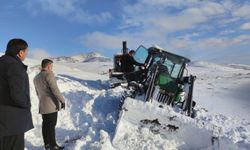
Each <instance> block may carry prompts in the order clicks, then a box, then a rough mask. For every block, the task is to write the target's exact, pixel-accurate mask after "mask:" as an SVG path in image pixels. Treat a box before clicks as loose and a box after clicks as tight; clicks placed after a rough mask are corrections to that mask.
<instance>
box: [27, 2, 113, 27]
mask: <svg viewBox="0 0 250 150" xmlns="http://www.w3.org/2000/svg"><path fill="white" fill-rule="evenodd" d="M85 1H86V0H84V1H81V0H28V1H27V3H26V5H27V8H28V9H29V10H31V11H32V13H33V14H34V15H38V14H40V13H52V14H55V15H58V16H61V17H66V18H67V19H68V20H71V21H77V22H79V23H83V24H92V23H99V24H102V23H106V22H107V21H109V20H111V19H112V18H113V17H112V14H111V13H110V12H107V11H105V12H100V13H98V14H92V13H89V12H87V11H86V8H83V6H84V2H85Z"/></svg>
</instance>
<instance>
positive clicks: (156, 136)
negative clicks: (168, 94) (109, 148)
mask: <svg viewBox="0 0 250 150" xmlns="http://www.w3.org/2000/svg"><path fill="white" fill-rule="evenodd" d="M158 106H159V103H157V102H153V103H145V102H143V101H140V100H135V99H131V98H127V99H126V100H125V103H124V105H123V111H122V113H121V118H120V120H119V121H118V125H117V129H116V134H115V137H114V139H113V146H114V148H115V149H121V150H129V149H147V150H152V149H157V150H158V149H163V150H165V149H183V150H186V149H249V148H250V134H249V132H248V131H247V129H246V128H245V127H244V126H245V125H246V124H248V125H249V122H239V121H238V120H234V119H232V118H228V117H225V116H223V115H217V116H210V115H208V114H207V113H206V112H205V111H204V110H203V109H201V110H199V111H198V116H197V118H196V119H191V118H189V117H186V116H184V115H181V114H179V113H176V112H175V111H173V109H172V108H169V107H168V106H164V107H163V108H160V107H158ZM236 122H237V124H235V123H236Z"/></svg>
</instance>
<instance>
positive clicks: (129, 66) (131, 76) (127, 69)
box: [121, 50, 145, 84]
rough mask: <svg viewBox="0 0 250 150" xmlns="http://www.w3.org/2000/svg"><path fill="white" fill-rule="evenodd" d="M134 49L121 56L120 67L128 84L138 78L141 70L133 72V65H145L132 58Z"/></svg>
mask: <svg viewBox="0 0 250 150" xmlns="http://www.w3.org/2000/svg"><path fill="white" fill-rule="evenodd" d="M134 55H135V51H134V50H131V51H129V53H128V54H125V55H124V56H122V58H121V68H122V72H124V75H125V78H126V79H127V81H128V84H129V83H130V82H131V81H137V80H139V78H140V74H141V73H142V72H141V71H136V72H135V67H134V66H145V65H144V64H141V63H138V62H136V61H135V59H134Z"/></svg>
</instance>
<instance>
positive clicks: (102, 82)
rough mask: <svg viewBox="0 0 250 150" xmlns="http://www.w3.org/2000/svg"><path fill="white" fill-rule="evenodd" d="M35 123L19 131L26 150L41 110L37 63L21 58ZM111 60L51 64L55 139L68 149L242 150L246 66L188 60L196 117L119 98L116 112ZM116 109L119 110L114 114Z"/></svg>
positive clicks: (34, 140) (246, 138)
mask: <svg viewBox="0 0 250 150" xmlns="http://www.w3.org/2000/svg"><path fill="white" fill-rule="evenodd" d="M25 64H27V65H28V66H29V69H28V74H29V77H30V89H31V101H32V115H33V122H34V125H35V128H34V129H32V130H31V131H29V132H27V133H26V135H25V141H26V149H28V150H41V149H43V141H42V135H41V124H42V119H41V115H40V114H38V99H37V96H36V94H35V89H34V85H33V84H32V83H33V78H34V76H35V75H36V74H37V73H38V72H39V68H40V61H38V60H34V59H27V60H26V61H25ZM112 65H113V64H112V62H110V61H109V62H98V61H97V62H96V61H95V62H85V63H80V62H67V61H66V62H55V63H54V72H55V74H56V78H57V82H58V86H59V89H60V90H61V92H62V94H63V96H64V97H65V99H66V109H65V110H62V111H60V112H59V116H58V122H57V126H56V134H57V135H56V137H57V141H58V143H59V144H61V145H65V146H66V149H69V150H81V149H94V150H95V149H101V150H113V149H114V150H126V149H145V150H154V149H155V150H156V149H184V150H186V149H243V150H244V149H250V133H249V130H250V116H249V115H248V114H249V113H250V110H249V107H250V103H249V93H250V91H249V89H250V88H249V86H250V84H249V83H250V80H249V79H250V74H249V70H248V69H246V68H247V67H246V66H245V67H244V68H242V67H235V66H230V65H228V66H221V65H217V64H211V63H207V62H194V63H192V64H191V66H189V73H191V74H193V75H196V76H197V80H196V82H195V89H194V99H195V101H196V102H197V108H196V109H197V117H196V118H195V119H191V118H189V117H186V116H184V115H182V114H181V113H180V112H178V111H177V110H176V109H173V108H170V107H167V106H164V107H163V108H160V107H158V106H159V104H158V103H156V102H155V101H153V103H145V102H143V101H141V100H137V99H131V98H127V99H126V100H125V103H124V105H123V108H124V109H123V110H122V111H121V112H120V111H119V105H120V98H121V94H122V92H123V91H124V90H125V89H123V88H122V87H116V88H114V89H110V88H109V87H108V69H109V68H112ZM119 112H120V113H119Z"/></svg>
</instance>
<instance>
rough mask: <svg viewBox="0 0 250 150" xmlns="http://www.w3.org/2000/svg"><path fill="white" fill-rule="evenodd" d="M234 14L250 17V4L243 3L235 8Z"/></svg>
mask: <svg viewBox="0 0 250 150" xmlns="http://www.w3.org/2000/svg"><path fill="white" fill-rule="evenodd" d="M232 14H233V15H234V16H237V17H243V18H250V16H249V14H250V4H245V5H242V6H241V7H239V8H237V9H235V10H234V11H233V13H232Z"/></svg>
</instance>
